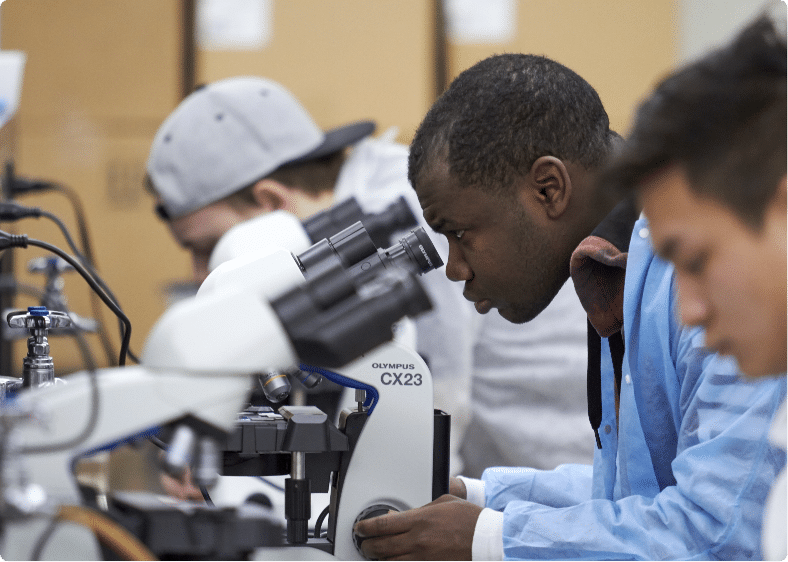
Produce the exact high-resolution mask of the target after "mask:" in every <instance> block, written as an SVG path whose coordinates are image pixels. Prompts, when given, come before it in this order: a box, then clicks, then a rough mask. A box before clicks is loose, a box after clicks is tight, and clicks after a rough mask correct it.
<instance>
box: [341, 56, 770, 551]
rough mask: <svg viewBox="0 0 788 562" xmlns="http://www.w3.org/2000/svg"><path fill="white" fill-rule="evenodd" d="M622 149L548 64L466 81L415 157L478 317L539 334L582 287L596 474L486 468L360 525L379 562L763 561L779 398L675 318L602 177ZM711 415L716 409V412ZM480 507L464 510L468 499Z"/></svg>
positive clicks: (567, 75) (435, 117)
mask: <svg viewBox="0 0 788 562" xmlns="http://www.w3.org/2000/svg"><path fill="white" fill-rule="evenodd" d="M615 144H616V135H615V133H613V132H611V131H610V129H609V124H608V118H607V114H606V113H605V110H604V108H603V107H602V103H601V101H600V100H599V97H598V95H597V94H596V92H595V91H594V90H593V88H592V87H591V86H590V85H589V84H588V83H587V82H586V81H585V80H583V79H582V78H581V77H580V76H578V75H577V74H576V73H574V72H572V71H571V70H569V69H568V68H566V67H564V66H562V65H560V64H558V63H556V62H554V61H552V60H550V59H547V58H545V57H539V56H533V55H518V54H509V55H499V56H494V57H490V58H488V59H486V60H484V61H481V62H479V63H477V64H476V65H474V66H473V67H471V68H470V69H468V70H466V71H464V72H463V73H462V74H460V75H459V76H458V77H457V79H456V80H455V81H454V82H453V83H452V85H451V86H450V87H449V89H448V90H447V91H446V92H445V93H444V94H443V95H442V96H441V98H440V99H439V100H438V101H437V102H436V103H435V104H434V105H433V107H432V108H431V109H430V111H429V112H428V114H427V115H426V117H425V118H424V120H423V122H422V124H421V126H420V127H419V129H418V131H417V133H416V136H415V138H414V140H413V143H412V145H411V152H410V158H409V177H410V179H411V183H412V184H413V186H414V188H415V190H416V193H417V194H418V197H419V201H420V203H421V206H422V209H423V211H424V217H425V219H426V220H427V222H428V223H429V224H430V226H431V227H432V228H433V229H434V230H436V231H437V232H440V233H442V234H444V235H445V236H446V238H447V239H448V240H449V259H448V261H447V264H446V275H447V276H448V277H449V278H450V279H452V280H455V281H462V282H464V284H465V288H464V295H465V297H466V298H467V299H469V300H471V301H473V302H474V303H475V307H476V310H477V311H478V312H479V313H481V314H486V313H488V312H489V311H490V310H491V309H492V308H497V309H498V311H499V313H500V314H501V315H502V316H503V317H504V318H506V319H508V320H509V321H511V322H517V323H519V322H527V321H529V320H531V319H533V318H534V317H536V316H537V315H538V314H539V313H540V312H541V311H542V310H543V309H544V308H545V306H547V304H548V303H549V302H550V301H551V299H552V298H553V296H554V295H555V294H556V292H557V291H558V289H559V288H560V287H561V285H562V284H563V283H564V282H565V281H566V279H567V278H568V277H569V276H570V275H571V277H572V280H573V282H574V285H575V289H576V291H577V293H578V296H579V297H580V300H581V302H582V303H583V305H584V307H585V309H586V312H587V313H588V321H589V363H588V366H589V371H588V399H589V404H588V406H589V418H590V420H591V423H592V427H593V428H594V431H595V433H596V441H597V449H596V453H595V458H594V466H593V469H592V467H591V466H583V465H562V466H559V467H558V468H556V469H555V470H552V471H535V470H533V469H528V468H522V469H511V468H492V469H488V470H487V471H485V472H484V474H483V475H482V479H481V480H471V479H465V478H460V479H454V480H453V481H452V490H451V492H452V494H453V495H451V496H443V497H441V498H439V499H438V500H436V501H434V502H432V503H430V504H427V505H426V506H423V507H420V508H416V509H412V510H409V511H406V512H403V513H392V514H389V515H385V516H382V517H378V518H374V519H368V520H365V521H361V522H359V523H358V524H357V526H356V532H357V533H358V534H359V535H360V536H361V537H363V538H364V539H365V540H364V541H363V543H362V549H363V551H364V553H365V554H366V555H367V556H369V557H372V558H379V559H394V558H396V559H417V560H424V559H443V560H447V559H474V560H476V559H478V560H499V559H502V558H507V559H559V560H570V559H636V558H644V559H665V558H676V559H689V558H701V559H703V558H730V559H751V558H758V557H760V555H761V552H760V544H759V543H760V541H759V535H760V515H759V512H758V511H757V510H754V509H753V506H757V505H760V504H762V503H763V501H764V499H765V495H766V491H767V490H768V484H769V483H770V482H771V480H772V479H773V478H774V476H775V475H776V474H777V472H778V471H779V470H780V469H781V468H782V467H783V466H784V463H785V458H784V455H781V454H779V452H778V451H777V450H776V449H775V448H773V447H771V446H769V444H768V442H767V433H768V429H769V425H770V423H771V421H772V419H773V417H774V414H775V412H776V410H777V407H778V406H779V404H780V403H781V402H782V400H784V398H785V385H784V383H780V382H777V381H764V382H762V383H759V384H752V383H747V382H744V381H742V379H741V378H740V377H739V375H738V373H737V370H736V368H735V364H734V363H733V362H732V361H728V360H726V359H724V358H721V357H719V356H716V355H713V354H710V353H708V352H707V351H706V350H704V349H703V334H702V331H701V330H700V329H697V328H695V329H693V328H686V327H682V326H680V325H679V324H678V323H677V322H676V319H675V317H674V315H673V314H672V310H673V304H674V302H675V291H674V278H673V268H672V267H671V266H670V265H669V264H668V263H667V262H664V261H662V260H660V259H659V258H657V257H656V256H654V254H653V252H652V250H651V247H650V244H649V240H648V238H649V230H648V223H647V222H646V221H645V220H637V215H638V213H637V210H636V209H635V208H634V207H633V205H632V202H631V201H626V200H625V201H622V202H620V203H618V204H617V205H616V206H615V208H613V210H612V211H611V210H610V208H611V207H612V205H608V204H606V202H607V201H610V197H609V196H608V195H607V194H605V193H604V191H603V187H601V186H599V185H598V184H597V183H596V182H595V181H594V175H595V173H596V172H597V171H598V170H599V168H600V167H601V166H602V164H603V163H604V161H605V160H606V158H607V157H608V156H609V155H610V153H611V152H612V150H613V148H614V145H615ZM710 404H713V407H710ZM466 498H467V499H466Z"/></svg>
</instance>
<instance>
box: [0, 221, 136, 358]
mask: <svg viewBox="0 0 788 562" xmlns="http://www.w3.org/2000/svg"><path fill="white" fill-rule="evenodd" d="M28 245H29V246H38V247H39V248H43V249H45V250H48V251H50V252H52V253H53V254H55V255H58V256H60V257H61V258H63V259H64V260H66V262H68V263H69V265H71V266H72V267H73V268H74V269H75V270H76V271H77V273H79V274H80V275H81V276H82V278H83V279H85V281H86V282H87V283H88V285H90V288H91V289H93V290H94V291H95V292H96V294H97V295H98V296H99V298H100V299H101V300H102V301H103V302H104V304H106V305H107V307H108V308H109V309H110V310H111V311H112V312H113V313H115V315H116V316H117V317H118V318H119V319H120V320H121V321H122V322H123V325H124V328H125V329H124V330H123V334H122V338H123V340H122V343H121V347H120V357H119V359H118V365H119V366H121V367H122V366H124V365H125V364H126V355H127V352H128V348H129V341H130V339H131V322H130V321H129V319H128V317H127V316H126V315H125V314H124V313H123V311H122V310H121V309H120V307H118V306H117V304H116V303H115V302H114V301H113V300H112V299H111V298H110V297H109V296H107V294H106V293H105V292H104V290H103V289H102V288H101V287H100V286H99V284H98V283H97V282H96V280H95V279H94V278H93V277H92V276H91V275H90V273H88V271H87V270H86V269H85V268H84V267H83V266H82V264H80V263H79V261H78V260H77V259H75V258H74V257H72V256H70V255H69V254H67V253H66V252H64V251H63V250H61V249H60V248H58V247H57V246H53V245H52V244H49V243H48V242H44V241H42V240H36V239H35V238H28V237H27V235H25V234H19V235H14V234H9V233H7V232H3V231H0V250H4V249H6V248H12V247H17V248H27V246H28Z"/></svg>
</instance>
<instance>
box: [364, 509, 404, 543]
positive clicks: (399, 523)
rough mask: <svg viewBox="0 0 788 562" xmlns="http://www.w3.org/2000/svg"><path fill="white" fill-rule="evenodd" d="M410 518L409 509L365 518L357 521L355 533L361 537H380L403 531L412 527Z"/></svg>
mask: <svg viewBox="0 0 788 562" xmlns="http://www.w3.org/2000/svg"><path fill="white" fill-rule="evenodd" d="M408 519H409V517H408V512H407V511H404V512H402V513H396V512H394V513H389V514H388V515H381V516H380V517H372V518H371V519H364V520H363V521H359V522H358V523H356V527H355V533H356V534H357V535H358V536H360V537H379V536H382V535H394V534H397V533H403V532H405V531H407V530H408V529H409V528H410V525H409V524H408Z"/></svg>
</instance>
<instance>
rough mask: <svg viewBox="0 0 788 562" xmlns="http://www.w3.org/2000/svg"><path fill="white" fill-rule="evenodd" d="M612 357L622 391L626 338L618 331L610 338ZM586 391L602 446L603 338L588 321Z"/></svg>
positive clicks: (617, 381) (592, 425) (597, 442)
mask: <svg viewBox="0 0 788 562" xmlns="http://www.w3.org/2000/svg"><path fill="white" fill-rule="evenodd" d="M607 341H608V345H609V346H610V358H611V359H612V360H613V372H614V374H615V376H616V393H620V392H621V390H620V389H621V370H622V364H623V363H624V338H623V337H622V336H621V332H616V333H615V334H613V335H612V336H610V337H609V338H608V340H607ZM586 373H587V380H586V393H587V396H588V421H590V422H591V428H592V429H593V430H594V437H596V446H597V448H598V449H601V448H602V440H601V439H600V438H599V426H600V425H602V338H601V337H600V336H599V334H598V333H597V331H596V329H595V328H594V327H593V326H592V325H591V322H590V321H588V370H587V371H586Z"/></svg>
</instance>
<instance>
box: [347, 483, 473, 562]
mask: <svg viewBox="0 0 788 562" xmlns="http://www.w3.org/2000/svg"><path fill="white" fill-rule="evenodd" d="M449 489H450V491H451V492H452V494H454V493H457V494H461V495H462V497H458V496H455V495H450V494H446V495H443V496H441V497H439V498H438V499H436V500H435V501H433V502H431V503H428V504H427V505H424V506H422V507H418V508H416V509H411V510H408V511H403V512H400V513H393V512H392V513H389V514H388V515H382V516H380V517H374V518H371V519H365V520H363V521H359V522H358V523H357V524H356V527H355V531H356V534H358V535H359V536H361V537H366V538H365V539H364V541H363V542H362V543H361V550H362V551H363V552H364V555H365V556H366V557H368V558H371V559H377V560H471V554H472V545H473V532H474V530H475V528H476V520H477V519H478V518H479V514H480V513H481V511H482V508H481V507H479V506H477V505H475V504H472V503H470V502H468V501H465V499H463V498H464V496H465V485H464V484H463V483H462V481H461V480H460V479H458V478H452V479H451V481H450V484H449Z"/></svg>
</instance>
